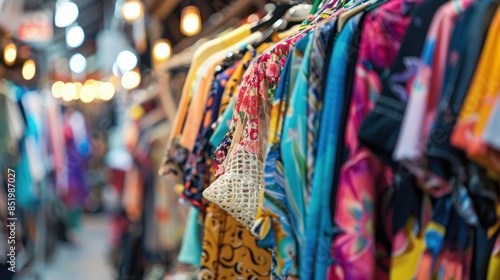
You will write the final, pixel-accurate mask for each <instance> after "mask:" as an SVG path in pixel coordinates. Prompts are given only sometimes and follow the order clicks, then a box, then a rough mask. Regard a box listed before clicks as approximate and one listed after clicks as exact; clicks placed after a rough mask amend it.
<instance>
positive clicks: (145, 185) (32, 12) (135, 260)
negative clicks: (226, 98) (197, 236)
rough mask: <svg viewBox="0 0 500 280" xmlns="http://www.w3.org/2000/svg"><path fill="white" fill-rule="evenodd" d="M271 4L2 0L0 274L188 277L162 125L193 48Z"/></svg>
mask: <svg viewBox="0 0 500 280" xmlns="http://www.w3.org/2000/svg"><path fill="white" fill-rule="evenodd" d="M267 2H268V1H265V0H214V1H206V0H0V53H1V54H2V58H1V59H0V122H1V124H0V128H1V133H0V154H1V160H0V164H1V167H2V170H3V172H2V174H0V178H1V179H2V181H3V182H4V185H6V184H5V183H6V182H7V173H8V171H7V170H8V169H11V170H14V172H15V175H16V176H15V177H16V180H15V183H14V185H15V188H16V208H15V216H16V217H17V223H16V236H15V238H16V251H17V256H16V274H15V276H14V275H12V274H9V273H7V272H6V269H5V268H6V267H8V265H6V264H5V261H6V260H5V259H2V258H4V257H5V256H6V254H7V250H8V247H7V246H6V245H7V244H6V235H5V234H6V233H7V229H5V226H4V225H6V224H7V223H6V222H2V227H3V228H2V229H1V230H0V264H1V265H2V267H0V268H1V269H0V279H2V280H4V279H5V280H8V279H16V280H19V279H22V280H24V279H44V280H45V279H46V280H66V279H73V280H77V279H85V280H88V279H99V280H101V279H103V280H105V279H189V278H190V275H192V274H190V273H192V272H193V271H194V269H193V268H192V267H189V266H185V265H181V264H179V263H177V261H176V256H177V252H178V250H179V247H180V243H181V238H182V235H183V231H184V224H185V219H186V216H187V214H186V213H187V206H186V205H183V202H182V201H180V202H179V196H178V195H177V194H176V193H175V192H174V190H172V188H167V187H165V182H164V181H163V180H162V178H161V177H160V176H159V175H158V167H159V165H160V162H161V159H162V157H163V155H164V149H165V145H166V142H167V139H168V132H169V124H170V121H171V120H172V119H173V117H174V115H175V110H176V108H177V104H178V102H179V98H180V92H181V89H182V85H183V81H184V78H185V76H186V73H187V71H188V67H189V63H190V55H191V54H192V50H193V49H195V48H196V46H197V44H200V43H202V42H204V41H206V39H205V38H206V37H207V36H209V35H211V34H217V33H218V32H220V31H222V30H225V29H226V28H227V27H229V26H237V25H238V24H241V23H242V22H251V21H256V20H258V19H259V17H261V16H262V14H259V13H257V14H252V13H254V12H256V11H262V10H263V7H264V6H265V5H266V3H267ZM249 15H250V16H249ZM193 45H194V47H191V46H193ZM174 57H175V59H174ZM148 108H151V110H150V109H148ZM155 108H160V110H154V109H155ZM158 121H161V122H162V124H161V125H160V126H157V125H155V130H154V131H151V132H150V133H148V137H141V135H142V134H141V133H143V132H144V130H145V129H146V128H147V127H148V126H150V125H151V124H152V123H155V124H156V123H157V122H158ZM6 197H7V192H6V189H1V190H0V219H2V220H3V221H6V219H7V217H8V215H9V213H7V211H6V209H7V206H6ZM127 275H129V276H127ZM137 275H142V278H141V277H137ZM13 277H14V278H13Z"/></svg>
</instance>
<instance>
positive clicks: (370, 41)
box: [329, 1, 418, 279]
mask: <svg viewBox="0 0 500 280" xmlns="http://www.w3.org/2000/svg"><path fill="white" fill-rule="evenodd" d="M416 4H418V2H414V1H412V2H405V1H391V2H388V3H385V4H383V5H381V6H380V7H378V8H376V9H375V10H373V11H371V12H370V13H368V14H367V15H366V17H365V19H364V22H363V24H362V36H361V41H360V43H359V54H358V60H357V67H356V76H355V79H354V90H353V95H352V98H351V103H350V106H349V107H350V109H349V110H350V111H349V115H348V116H349V117H348V120H347V124H346V132H345V139H344V140H343V141H344V142H345V144H346V146H347V148H348V151H349V152H348V154H349V156H348V158H349V160H348V161H347V162H346V163H345V164H344V165H343V166H342V169H341V175H340V179H339V185H338V189H337V193H336V200H337V201H340V202H341V203H336V210H335V216H334V224H335V227H336V231H337V232H338V234H336V236H335V238H334V240H333V248H332V254H333V255H332V258H333V259H334V260H335V262H334V264H333V267H332V268H331V271H332V272H333V273H332V274H329V277H330V279H364V278H368V277H374V278H375V277H376V278H377V279H383V278H386V277H387V276H384V275H386V274H387V271H384V269H383V268H382V269H379V268H377V266H376V259H375V252H376V248H377V246H376V244H375V242H376V240H375V236H374V233H375V225H376V224H378V223H377V222H378V220H374V219H375V218H376V217H375V211H376V210H378V209H379V208H378V207H383V206H382V205H381V204H379V203H376V202H377V201H379V199H381V198H380V197H382V196H383V194H384V193H385V192H386V190H387V188H388V185H389V183H390V182H391V181H392V174H391V172H390V169H388V168H385V167H384V166H382V164H381V163H380V162H379V161H378V160H377V159H376V158H375V156H374V155H373V154H371V153H370V152H369V151H368V150H367V149H366V148H360V146H359V141H358V139H357V134H358V132H359V128H360V125H361V121H362V120H363V118H364V117H365V116H366V114H367V113H368V112H369V111H370V110H371V109H372V108H373V105H374V104H373V102H374V100H375V98H377V97H378V96H379V95H380V91H381V81H380V76H381V75H382V74H383V73H385V72H388V71H389V67H390V66H391V65H392V63H393V61H394V59H395V57H396V55H397V52H398V50H399V47H400V44H401V41H402V39H403V36H404V34H405V31H406V28H407V26H408V24H409V23H410V21H411V16H412V14H411V13H410V11H411V9H412V8H413V7H414V6H415V5H416ZM376 221H377V222H376ZM378 254H380V256H381V257H379V260H381V259H384V258H388V257H389V255H390V253H389V252H386V251H380V252H377V255H378ZM378 273H380V275H379V274H378Z"/></svg>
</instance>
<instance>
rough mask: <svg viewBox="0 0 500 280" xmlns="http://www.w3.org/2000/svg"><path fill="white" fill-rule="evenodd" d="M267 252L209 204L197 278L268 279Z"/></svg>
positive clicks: (231, 218)
mask: <svg viewBox="0 0 500 280" xmlns="http://www.w3.org/2000/svg"><path fill="white" fill-rule="evenodd" d="M270 276H271V253H270V252H269V251H267V250H266V249H263V248H260V247H258V245H257V239H256V238H255V236H253V235H252V234H251V233H250V231H249V230H247V229H246V228H245V227H244V226H243V225H242V224H241V223H239V222H238V221H236V220H235V219H234V218H233V217H231V216H230V215H229V214H228V213H227V212H225V211H224V210H222V209H220V208H219V207H217V206H216V205H215V204H210V205H209V206H208V208H207V214H206V217H205V229H204V236H203V252H202V255H201V267H200V271H199V273H198V279H203V280H205V279H269V278H270Z"/></svg>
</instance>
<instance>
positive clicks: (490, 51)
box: [451, 17, 500, 172]
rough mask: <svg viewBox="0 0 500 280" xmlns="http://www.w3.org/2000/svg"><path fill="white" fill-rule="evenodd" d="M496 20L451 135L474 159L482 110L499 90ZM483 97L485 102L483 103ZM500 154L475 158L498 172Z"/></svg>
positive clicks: (453, 141)
mask: <svg viewBox="0 0 500 280" xmlns="http://www.w3.org/2000/svg"><path fill="white" fill-rule="evenodd" d="M496 18H497V17H495V19H494V21H493V22H492V23H491V27H490V32H489V33H488V38H487V39H486V42H485V46H484V49H483V52H482V54H481V58H480V60H479V62H478V66H477V69H476V72H475V74H474V78H473V80H472V82H471V84H470V88H469V91H468V93H467V96H466V98H465V100H464V103H463V106H462V109H461V111H460V115H459V117H458V120H457V123H456V125H455V128H454V131H453V134H452V136H451V143H452V145H454V146H455V147H458V148H460V149H462V150H464V151H466V152H467V154H468V156H474V152H473V151H472V149H473V146H474V137H476V135H477V133H476V132H475V129H476V128H477V129H478V130H481V129H482V128H481V127H482V125H481V123H483V120H481V123H479V120H480V119H481V111H480V110H482V109H483V108H485V106H487V105H486V104H491V105H492V104H493V103H494V100H491V96H495V95H496V94H497V92H498V90H499V89H500V88H499V87H498V85H497V83H496V82H495V80H496V78H495V77H496V76H498V75H497V74H498V72H499V71H500V66H499V65H498V63H491V62H492V61H496V60H497V59H499V58H498V52H496V51H495V50H496V49H497V48H498V44H499V43H500V41H499V40H500V36H499V35H498V34H497V33H496V32H497V31H498V30H497V28H496V27H497V22H496ZM483 98H484V100H485V101H483ZM486 108H488V109H485V110H486V111H487V112H489V110H490V109H489V108H490V105H488V106H487V107H486ZM487 112H486V113H485V114H487ZM499 155H500V153H497V152H495V151H491V152H490V153H489V156H488V157H474V158H473V159H474V160H475V161H477V162H479V163H480V164H482V165H484V166H485V167H487V168H489V169H491V170H494V171H497V172H498V171H499V170H500V161H499V159H498V156H499Z"/></svg>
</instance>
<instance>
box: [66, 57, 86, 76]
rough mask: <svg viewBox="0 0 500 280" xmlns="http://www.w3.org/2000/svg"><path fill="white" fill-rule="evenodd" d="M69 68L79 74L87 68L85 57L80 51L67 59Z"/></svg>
mask: <svg viewBox="0 0 500 280" xmlns="http://www.w3.org/2000/svg"><path fill="white" fill-rule="evenodd" d="M69 69H71V71H73V72H74V73H77V74H80V73H83V72H85V70H86V69H87V59H86V58H85V57H84V56H83V55H82V54H80V53H77V54H74V55H73V56H72V57H71V58H70V60H69Z"/></svg>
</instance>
